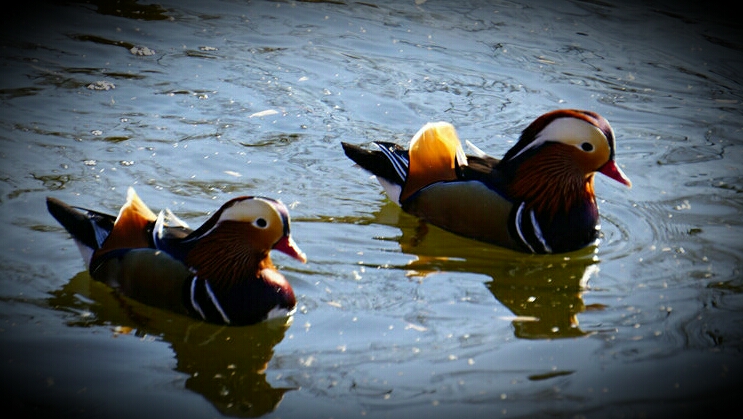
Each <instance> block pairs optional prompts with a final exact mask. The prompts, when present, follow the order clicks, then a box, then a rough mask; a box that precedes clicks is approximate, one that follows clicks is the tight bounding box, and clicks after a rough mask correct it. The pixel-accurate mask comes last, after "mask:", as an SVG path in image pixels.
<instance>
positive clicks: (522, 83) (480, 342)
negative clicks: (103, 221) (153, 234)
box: [0, 0, 743, 418]
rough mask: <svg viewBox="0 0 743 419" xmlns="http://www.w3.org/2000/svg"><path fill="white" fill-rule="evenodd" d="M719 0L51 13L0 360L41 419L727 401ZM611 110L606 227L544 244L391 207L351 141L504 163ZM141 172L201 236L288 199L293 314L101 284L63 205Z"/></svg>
mask: <svg viewBox="0 0 743 419" xmlns="http://www.w3.org/2000/svg"><path fill="white" fill-rule="evenodd" d="M737 26H739V24H738V22H737V20H735V19H734V17H733V16H732V15H731V13H729V11H726V10H723V9H722V8H719V9H718V8H715V7H714V6H712V5H710V4H706V3H699V4H696V5H685V4H679V3H677V2H629V3H627V2H621V3H617V4H615V3H609V2H600V1H571V2H547V1H544V2H528V3H527V2H518V1H517V2H495V1H485V0H471V1H461V2H449V1H435V0H428V1H422V0H419V1H417V2H416V1H413V0H405V1H368V2H362V1H346V0H343V1H324V2H323V1H321V2H310V1H307V2H290V1H286V2H285V1H266V2H262V1H217V2H198V1H192V2H187V1H177V2H176V1H174V2H164V3H157V4H148V3H140V2H134V1H121V2H104V1H98V2H96V1H92V2H76V1H68V2H62V1H60V2H40V3H29V4H25V5H23V6H22V7H21V8H20V10H14V11H11V12H8V13H5V14H4V16H3V31H2V38H1V39H0V72H1V74H2V77H1V78H0V97H1V98H2V101H1V102H0V107H1V112H0V161H1V162H2V164H1V165H0V217H1V218H0V221H2V223H3V225H4V226H5V228H4V229H3V235H2V244H3V249H4V250H3V252H2V253H1V254H0V264H1V265H0V266H2V267H3V271H4V274H3V275H2V276H0V374H1V376H2V386H3V388H2V394H3V398H4V405H5V406H6V409H9V411H10V412H14V413H15V412H18V414H19V415H31V414H39V413H40V414H44V415H48V416H54V417H59V416H73V417H107V418H110V417H127V418H132V417H163V415H169V416H172V417H176V416H181V417H196V418H206V417H222V416H262V415H265V416H267V417H276V418H298V417H322V418H324V417H335V418H341V417H343V418H351V417H371V418H376V417H390V418H404V417H457V416H461V417H507V418H508V417H530V418H531V417H570V418H573V417H575V418H593V417H596V418H605V417H623V418H626V417H630V418H643V417H648V418H650V417H684V415H687V414H694V415H696V416H697V417H700V416H709V417H723V416H725V415H724V414H723V413H722V412H727V411H728V410H729V409H739V403H738V402H737V398H738V397H739V396H738V392H739V388H740V384H741V381H742V380H741V379H740V376H741V374H742V373H743V358H742V357H741V350H743V281H742V280H741V260H742V259H743V255H742V254H741V247H742V246H741V244H740V243H741V240H740V237H741V232H743V228H742V224H743V221H742V220H743V217H741V213H742V212H743V198H742V197H743V195H742V194H741V192H742V191H743V188H742V187H741V185H743V182H741V180H742V176H741V164H740V162H741V158H742V157H743V134H742V133H741V129H742V125H741V121H742V120H743V119H742V116H743V107H742V106H741V100H743V95H742V93H743V89H741V83H740V77H739V76H738V74H739V70H740V69H741V68H743V43H742V42H741V39H743V38H742V37H741V36H740V35H741V31H740V30H739V29H737ZM561 107H574V108H583V109H590V110H594V111H597V112H599V113H601V114H602V115H604V116H605V117H606V118H607V119H608V120H609V121H610V122H611V123H612V126H613V127H614V130H615V132H616V135H617V161H618V163H619V164H620V165H621V166H622V168H623V169H624V171H625V172H626V173H627V174H628V176H629V177H630V178H631V179H632V181H633V183H634V187H633V188H632V189H630V190H626V189H624V188H622V187H620V186H618V185H617V184H615V183H614V182H611V181H606V179H601V178H600V177H599V180H597V184H596V189H597V194H598V196H599V199H600V206H601V211H602V227H603V229H602V232H603V238H602V242H601V243H600V245H599V246H598V248H595V249H587V250H585V251H580V252H576V253H574V254H569V255H563V256H525V255H519V254H515V253H513V252H509V251H505V250H502V249H498V248H495V247H492V246H488V245H483V244H481V243H477V242H472V241H469V240H465V239H461V238H457V237H454V236H452V235H450V234H448V233H445V232H442V231H439V230H437V229H435V228H433V227H429V228H428V229H422V228H421V227H420V225H419V223H418V222H417V220H416V219H414V218H412V217H410V216H408V215H406V214H404V213H402V212H401V211H400V210H399V209H398V208H397V207H396V206H394V205H393V204H392V203H390V202H389V201H388V200H386V198H385V196H384V195H383V194H382V193H381V188H380V187H379V186H378V185H377V184H376V182H375V181H374V180H373V179H370V178H369V176H368V175H367V174H365V173H364V172H362V171H361V170H360V169H359V168H357V167H354V166H353V165H352V164H351V162H350V161H349V160H348V159H346V158H345V156H343V154H342V151H341V149H340V141H348V142H352V143H357V144H362V143H368V142H370V141H372V140H391V141H397V142H399V143H406V142H407V141H409V138H410V136H412V134H414V133H415V132H416V131H417V129H418V128H419V127H420V126H422V125H423V124H424V123H425V122H428V121H436V120H445V121H450V122H452V123H454V125H455V126H456V127H457V130H458V132H459V134H460V136H461V137H462V138H464V139H469V140H471V141H473V142H474V143H475V144H477V145H478V146H479V147H480V148H482V149H483V150H486V151H487V152H489V153H490V154H492V155H494V156H502V155H503V153H504V152H505V151H506V150H507V149H508V148H509V147H510V145H512V144H513V141H514V140H515V139H516V138H517V136H518V134H519V132H520V130H521V129H523V128H524V127H525V126H526V125H527V124H528V123H529V122H530V121H531V120H533V119H534V118H535V117H537V116H538V115H539V114H541V113H543V112H546V111H549V110H552V109H555V108H561ZM130 185H134V186H135V188H136V189H137V191H138V193H139V194H140V196H142V198H143V199H144V200H145V201H146V202H147V203H148V204H149V205H150V206H151V207H152V208H153V209H155V210H160V209H162V208H165V207H170V208H171V209H172V210H173V211H174V212H176V213H177V214H178V215H180V216H181V217H182V218H184V219H186V220H187V221H189V222H190V224H192V225H198V224H199V223H200V222H201V221H203V220H205V219H206V217H207V215H208V214H209V213H210V211H214V210H215V209H216V208H218V207H219V205H221V203H222V202H224V201H227V200H228V199H230V198H232V197H234V196H237V195H242V194H261V195H267V196H273V197H276V198H279V199H281V200H282V201H284V202H285V203H286V204H287V205H289V206H290V208H291V211H292V217H293V220H294V223H293V233H294V237H295V239H296V241H297V242H298V243H299V245H300V246H301V247H302V248H303V250H304V251H305V252H307V254H308V256H309V258H310V263H308V264H307V265H299V264H297V263H295V262H294V261H293V260H291V259H289V258H285V257H284V256H283V255H281V254H277V255H275V256H274V260H275V262H276V263H277V264H278V265H279V266H280V268H281V269H282V271H283V272H284V274H285V275H286V276H287V278H288V279H289V281H290V282H291V283H292V285H293V287H294V289H295V292H296V294H297V296H298V300H299V310H298V312H297V314H296V315H295V316H294V317H293V319H292V322H291V323H290V324H286V325H284V324H277V323H273V324H262V325H257V326H251V327H243V328H219V327H215V326H211V325H206V324H203V323H199V322H196V321H193V320H190V319H186V318H182V317H178V316H175V315H172V314H170V313H166V312H161V311H157V310H154V309H151V308H148V307H144V306H141V305H138V304H135V303H132V302H130V301H125V300H122V299H120V298H117V297H116V296H115V295H113V294H112V293H111V292H110V290H109V289H108V288H106V287H105V286H103V285H101V284H97V283H93V282H91V280H90V277H89V276H88V275H87V273H86V272H85V271H84V267H83V266H82V262H81V260H80V258H79V255H78V252H77V249H76V248H75V246H74V244H73V243H72V241H71V240H70V239H69V237H68V235H67V234H66V233H64V231H63V230H62V229H61V228H60V227H59V226H58V225H57V224H56V223H55V221H54V220H53V219H52V218H51V217H50V216H49V215H48V214H47V213H46V209H45V207H44V199H45V197H46V196H47V195H53V196H55V197H58V198H60V199H63V200H65V201H68V202H72V203H74V204H77V205H80V206H84V207H90V208H97V209H101V210H105V211H108V212H112V213H115V212H116V211H117V209H118V207H119V206H120V205H121V204H122V202H123V200H124V196H125V191H126V188H127V187H128V186H130Z"/></svg>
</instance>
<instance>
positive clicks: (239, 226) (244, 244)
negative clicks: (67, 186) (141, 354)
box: [47, 188, 306, 325]
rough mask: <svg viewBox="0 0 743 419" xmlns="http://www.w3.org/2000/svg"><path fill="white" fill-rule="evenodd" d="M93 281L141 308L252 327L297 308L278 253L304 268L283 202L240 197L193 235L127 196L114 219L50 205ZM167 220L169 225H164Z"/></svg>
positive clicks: (134, 196)
mask: <svg viewBox="0 0 743 419" xmlns="http://www.w3.org/2000/svg"><path fill="white" fill-rule="evenodd" d="M47 208H48V210H49V212H50V213H51V214H52V216H53V217H54V218H55V219H56V220H57V221H58V222H59V223H60V224H61V225H62V226H63V227H64V228H65V229H66V230H67V231H68V232H69V233H70V234H71V235H72V237H73V238H74V239H75V242H76V244H77V245H78V248H79V249H80V252H81V254H82V256H83V260H84V261H85V264H86V267H87V268H88V270H89V272H90V274H91V276H92V277H93V279H95V280H97V281H101V282H104V283H106V284H108V285H109V286H111V287H112V288H114V289H116V290H117V291H118V292H120V293H121V294H123V295H125V296H127V297H129V298H132V299H135V300H137V301H140V302H142V303H145V304H148V305H152V306H156V307H160V308H165V309H168V310H171V311H175V312H178V313H182V314H188V315H191V316H193V317H196V318H199V319H201V320H205V321H208V322H212V323H217V324H229V325H246V324H253V323H257V322H260V321H263V320H267V319H269V318H273V317H279V316H286V315H288V314H290V313H292V312H293V310H294V309H295V307H296V299H295V296H294V292H293V290H292V287H291V285H290V284H289V282H288V281H287V280H286V279H285V278H284V276H283V275H282V274H281V273H279V272H278V271H277V270H276V267H275V266H274V265H273V263H272V261H271V258H270V255H269V253H270V251H271V250H272V249H276V250H279V251H281V252H283V253H286V254H288V255H289V256H291V257H293V258H295V259H297V260H299V261H301V262H303V263H304V262H306V257H305V255H304V253H302V251H301V250H300V249H299V248H298V247H297V245H296V244H295V243H294V240H293V239H292V238H291V236H290V232H289V222H290V221H289V213H288V210H287V208H286V206H284V204H282V203H281V202H279V201H276V200H273V199H270V198H265V197H249V196H242V197H238V198H234V199H232V200H230V201H228V202H227V203H225V204H224V205H223V206H222V207H221V208H220V209H219V210H217V211H216V212H215V213H214V214H213V215H212V216H211V217H210V218H209V219H208V220H207V221H206V222H205V223H204V224H203V225H202V226H201V227H199V228H198V229H196V230H192V229H191V228H189V227H188V225H187V224H186V223H184V222H183V221H181V220H180V219H178V218H177V217H175V216H174V215H173V214H172V213H170V212H169V211H168V212H167V216H166V213H165V212H160V214H159V215H155V214H154V213H153V212H152V211H151V210H150V209H149V208H148V207H147V206H146V205H145V204H144V202H142V200H141V199H140V198H139V196H138V195H137V194H136V192H135V191H134V189H132V188H129V191H128V193H127V201H126V203H125V204H124V206H123V207H122V208H121V210H120V211H119V214H118V216H113V215H109V214H105V213H101V212H97V211H93V210H89V209H84V208H79V207H73V206H70V205H68V204H66V203H64V202H62V201H60V200H58V199H56V198H52V197H48V198H47ZM166 220H167V221H166Z"/></svg>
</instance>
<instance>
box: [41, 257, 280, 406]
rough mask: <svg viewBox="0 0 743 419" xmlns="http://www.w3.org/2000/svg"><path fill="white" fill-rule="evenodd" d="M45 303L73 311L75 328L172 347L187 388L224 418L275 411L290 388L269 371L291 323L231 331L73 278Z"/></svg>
mask: <svg viewBox="0 0 743 419" xmlns="http://www.w3.org/2000/svg"><path fill="white" fill-rule="evenodd" d="M51 294H52V297H51V298H49V299H48V300H47V303H48V304H49V306H51V307H53V308H55V309H56V310H60V311H64V312H67V313H72V317H71V318H70V320H69V321H68V322H67V323H68V325H69V326H73V327H90V326H108V327H111V328H112V330H113V333H115V334H118V333H132V334H135V335H136V336H140V337H145V336H156V337H157V338H158V339H161V340H163V341H165V342H168V343H169V344H170V347H171V348H172V349H173V352H174V353H175V357H176V359H177V366H176V369H177V370H178V371H180V372H183V373H186V374H188V376H189V378H188V379H187V380H186V388H188V389H189V390H191V391H194V392H196V393H198V394H201V395H203V396H204V397H205V398H206V399H207V400H209V402H210V403H212V404H213V405H214V407H216V408H217V409H218V410H219V411H220V412H221V413H222V414H223V415H226V416H239V417H258V416H261V415H264V414H266V413H267V412H271V411H273V410H274V409H275V408H276V407H277V406H278V404H279V402H281V400H282V398H283V397H284V393H285V392H287V391H289V390H291V389H289V388H273V387H272V386H271V384H270V383H268V381H266V368H267V365H268V362H269V361H270V360H271V358H272V357H273V349H274V347H275V346H276V345H277V344H278V343H279V342H281V340H282V339H283V338H284V333H285V332H286V330H287V328H288V327H289V325H290V323H291V319H290V320H289V321H282V320H279V319H276V320H275V321H271V322H264V323H260V324H257V325H253V326H247V327H227V326H218V325H212V324H208V323H203V322H199V321H195V320H193V319H190V318H188V317H186V316H179V315H177V314H173V313H170V312H166V311H162V310H158V309H156V308H153V307H149V306H145V305H142V304H139V303H137V302H136V301H132V300H129V299H127V298H125V297H121V296H119V295H117V294H116V293H115V292H114V291H113V290H111V288H109V287H107V286H106V285H104V284H101V283H99V282H96V281H93V280H91V278H90V275H89V274H88V273H87V272H81V273H79V274H78V275H76V276H75V277H73V278H72V279H71V280H70V281H69V282H68V283H67V284H65V285H64V286H63V287H62V288H61V289H58V290H55V291H53V292H52V293H51Z"/></svg>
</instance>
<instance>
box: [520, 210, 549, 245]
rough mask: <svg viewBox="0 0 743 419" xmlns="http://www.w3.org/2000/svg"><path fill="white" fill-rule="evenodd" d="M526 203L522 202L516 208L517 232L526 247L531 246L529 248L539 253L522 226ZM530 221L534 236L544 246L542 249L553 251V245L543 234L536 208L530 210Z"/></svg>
mask: <svg viewBox="0 0 743 419" xmlns="http://www.w3.org/2000/svg"><path fill="white" fill-rule="evenodd" d="M525 205H526V204H525V203H524V202H522V203H521V204H520V205H519V206H518V208H517V209H516V217H515V218H514V227H515V228H516V233H517V234H518V235H519V240H521V243H523V244H524V245H525V246H526V247H528V248H529V250H530V251H531V252H532V253H537V252H536V251H535V250H534V247H533V246H532V245H531V244H530V243H529V240H528V239H527V238H526V236H524V232H523V231H522V229H521V226H522V225H523V224H522V223H523V219H522V217H523V212H524V206H525ZM528 222H529V223H530V224H531V228H532V230H533V232H534V237H535V238H536V239H537V241H539V244H540V245H541V246H542V249H543V250H544V252H545V253H552V247H550V245H549V244H548V243H547V240H546V239H545V238H544V235H543V234H542V229H541V228H540V227H539V222H538V221H537V216H536V215H535V214H534V210H529V220H528Z"/></svg>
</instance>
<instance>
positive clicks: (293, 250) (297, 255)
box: [273, 236, 307, 263]
mask: <svg viewBox="0 0 743 419" xmlns="http://www.w3.org/2000/svg"><path fill="white" fill-rule="evenodd" d="M273 248H274V249H276V250H278V251H279V252H282V253H286V254H287V255H289V256H291V257H293V258H294V259H296V260H298V261H300V262H302V263H307V256H306V255H305V254H304V252H303V251H302V250H301V249H300V248H299V246H297V244H296V243H294V239H292V238H291V237H290V236H284V237H282V238H281V239H280V240H279V241H278V242H276V244H275V245H273Z"/></svg>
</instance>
